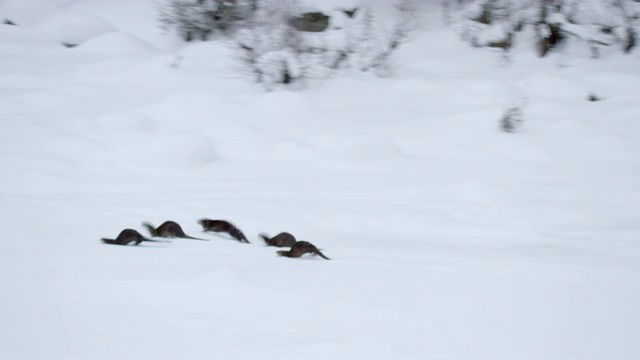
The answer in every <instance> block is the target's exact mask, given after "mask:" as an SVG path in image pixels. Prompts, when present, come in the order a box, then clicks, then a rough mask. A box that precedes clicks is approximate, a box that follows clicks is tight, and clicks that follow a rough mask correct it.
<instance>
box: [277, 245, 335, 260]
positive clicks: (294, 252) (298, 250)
mask: <svg viewBox="0 0 640 360" xmlns="http://www.w3.org/2000/svg"><path fill="white" fill-rule="evenodd" d="M277 254H278V255H280V256H286V257H290V258H299V257H300V256H302V255H304V254H313V255H318V256H320V257H321V258H323V259H327V260H331V259H329V258H328V257H326V256H325V255H324V254H323V253H321V252H320V250H318V248H317V247H316V246H315V245H313V244H312V243H310V242H308V241H298V242H296V243H295V244H293V246H292V247H291V249H289V250H280V251H278V252H277Z"/></svg>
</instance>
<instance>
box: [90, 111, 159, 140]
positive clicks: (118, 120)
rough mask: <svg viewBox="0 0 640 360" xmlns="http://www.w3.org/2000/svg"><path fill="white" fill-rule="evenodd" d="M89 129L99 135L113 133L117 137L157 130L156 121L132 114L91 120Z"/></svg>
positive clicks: (118, 114)
mask: <svg viewBox="0 0 640 360" xmlns="http://www.w3.org/2000/svg"><path fill="white" fill-rule="evenodd" d="M90 129H91V130H92V131H97V132H100V133H115V134H118V136H125V137H128V136H131V135H134V134H140V133H148V132H151V131H155V130H157V129H158V121H156V120H154V119H152V118H150V117H148V116H145V115H142V114H138V113H133V112H126V113H114V114H109V115H105V116H101V117H98V118H95V119H93V120H92V121H91V124H90Z"/></svg>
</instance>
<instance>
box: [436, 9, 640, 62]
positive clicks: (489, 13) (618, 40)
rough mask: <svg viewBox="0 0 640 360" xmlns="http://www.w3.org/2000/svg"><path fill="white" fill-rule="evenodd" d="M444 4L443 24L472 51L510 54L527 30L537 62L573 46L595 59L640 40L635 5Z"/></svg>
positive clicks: (627, 50) (637, 10) (634, 44)
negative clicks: (564, 46)
mask: <svg viewBox="0 0 640 360" xmlns="http://www.w3.org/2000/svg"><path fill="white" fill-rule="evenodd" d="M444 1H445V3H444V4H445V7H444V8H445V14H446V17H447V20H448V21H449V23H450V24H452V25H453V26H455V27H456V28H457V30H458V31H459V32H460V34H461V36H462V37H463V38H464V39H466V40H468V41H469V42H470V43H471V44H473V45H474V46H481V47H495V48H501V49H504V50H509V49H510V48H511V47H512V46H513V44H514V42H515V41H517V40H520V39H525V38H526V37H525V36H520V35H519V34H521V33H522V30H523V29H527V28H528V29H531V30H533V33H534V34H535V36H534V37H533V39H535V47H536V49H537V50H538V54H539V55H540V56H545V55H547V54H548V53H549V52H550V51H552V50H553V49H555V48H557V47H558V46H559V45H561V44H562V43H564V42H567V41H574V40H577V41H578V42H580V43H582V44H584V45H585V46H586V47H587V48H589V49H590V51H591V53H592V55H593V56H594V57H597V56H599V54H600V51H601V49H603V48H607V47H609V48H611V47H616V48H618V49H622V50H623V51H625V52H630V51H632V50H633V49H634V48H635V46H636V42H637V36H638V34H640V31H639V30H640V20H639V18H640V16H639V14H640V2H639V1H637V0H526V1H519V0H459V1H447V0H444Z"/></svg>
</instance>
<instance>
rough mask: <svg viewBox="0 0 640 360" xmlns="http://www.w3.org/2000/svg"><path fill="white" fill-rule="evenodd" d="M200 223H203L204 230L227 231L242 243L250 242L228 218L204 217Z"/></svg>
mask: <svg viewBox="0 0 640 360" xmlns="http://www.w3.org/2000/svg"><path fill="white" fill-rule="evenodd" d="M198 224H200V225H202V228H203V231H213V232H226V233H227V234H229V235H231V237H232V238H234V239H236V240H238V241H240V242H241V243H246V244H248V243H249V240H247V237H246V236H244V234H243V233H242V231H240V229H238V228H237V227H235V226H234V225H233V224H232V223H230V222H228V221H226V220H211V219H202V220H199V221H198Z"/></svg>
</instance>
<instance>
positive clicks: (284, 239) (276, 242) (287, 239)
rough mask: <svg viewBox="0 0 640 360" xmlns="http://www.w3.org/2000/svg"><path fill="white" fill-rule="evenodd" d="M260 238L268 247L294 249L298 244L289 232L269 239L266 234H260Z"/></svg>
mask: <svg viewBox="0 0 640 360" xmlns="http://www.w3.org/2000/svg"><path fill="white" fill-rule="evenodd" d="M260 237H261V238H262V239H263V240H264V242H265V243H267V245H268V246H277V247H285V246H288V247H292V246H293V245H294V244H295V243H296V237H295V236H293V235H291V234H289V233H288V232H281V233H280V234H278V235H276V236H274V237H272V238H269V236H267V235H266V234H260Z"/></svg>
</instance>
